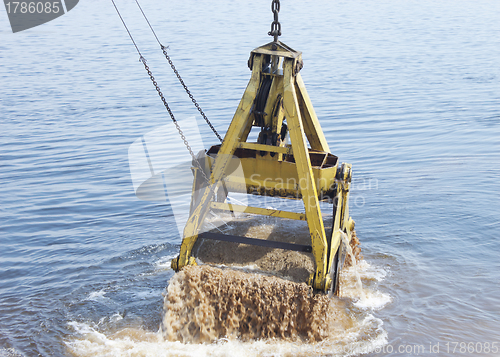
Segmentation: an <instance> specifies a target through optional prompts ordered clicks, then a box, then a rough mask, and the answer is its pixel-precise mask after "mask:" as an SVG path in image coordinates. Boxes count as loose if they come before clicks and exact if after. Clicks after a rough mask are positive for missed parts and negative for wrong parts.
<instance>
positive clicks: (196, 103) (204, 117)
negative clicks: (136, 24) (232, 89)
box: [161, 45, 223, 142]
mask: <svg viewBox="0 0 500 357" xmlns="http://www.w3.org/2000/svg"><path fill="white" fill-rule="evenodd" d="M161 49H162V51H163V54H164V55H165V58H166V59H167V61H168V63H169V64H170V67H171V68H172V70H173V71H174V73H175V75H176V76H177V79H178V80H179V82H180V83H181V84H182V86H183V87H184V90H185V91H186V93H187V95H188V96H189V98H190V99H191V101H192V102H193V104H194V106H195V107H196V109H198V111H199V112H200V114H201V116H202V117H203V119H205V121H206V122H207V124H208V126H209V127H210V129H212V131H213V132H214V134H215V135H216V136H217V138H218V139H219V140H220V142H222V141H223V140H222V138H221V136H220V135H219V133H218V132H217V130H215V128H214V126H213V125H212V123H211V122H210V120H208V118H207V116H206V115H205V113H204V112H203V110H202V109H201V107H200V105H199V104H198V102H197V101H196V99H194V97H193V95H192V94H191V91H190V90H189V89H188V87H187V85H186V84H185V83H184V81H183V80H182V77H181V75H180V74H179V72H177V69H176V68H175V65H174V63H173V62H172V60H171V59H170V56H169V55H168V53H167V47H165V46H163V45H161Z"/></svg>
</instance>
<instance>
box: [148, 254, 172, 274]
mask: <svg viewBox="0 0 500 357" xmlns="http://www.w3.org/2000/svg"><path fill="white" fill-rule="evenodd" d="M175 257H177V253H176V254H171V255H166V256H164V257H161V258H160V259H158V260H157V261H156V262H154V263H153V265H154V267H155V270H156V271H164V270H170V269H172V268H171V267H170V264H171V261H172V259H174V258H175Z"/></svg>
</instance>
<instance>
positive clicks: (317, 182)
mask: <svg viewBox="0 0 500 357" xmlns="http://www.w3.org/2000/svg"><path fill="white" fill-rule="evenodd" d="M249 66H250V68H251V70H252V76H251V78H250V81H249V83H248V86H247V88H246V90H245V93H244V94H243V97H242V99H241V101H240V104H239V106H238V108H237V110H236V113H235V114H234V117H233V119H232V121H231V124H230V126H229V129H228V131H227V133H226V136H225V138H224V142H223V143H222V145H221V146H220V147H219V146H213V147H212V148H210V150H209V151H208V152H207V156H205V162H204V167H205V170H206V171H205V174H206V175H207V176H208V175H210V183H209V184H208V185H206V184H205V185H206V187H204V188H203V186H204V185H202V184H200V183H199V180H200V177H201V175H200V174H199V173H198V172H197V170H194V173H195V179H196V180H198V183H197V184H195V185H194V186H193V199H192V209H191V215H190V217H189V219H188V222H187V224H186V226H185V228H184V237H183V240H182V245H181V250H180V254H179V257H177V258H176V259H174V260H173V261H172V268H174V269H175V270H179V269H181V268H182V267H184V266H185V265H188V264H195V261H194V259H193V258H192V257H191V250H192V247H193V245H194V243H195V242H196V240H197V238H198V234H199V230H200V227H201V225H202V224H203V221H204V219H205V217H206V215H207V213H208V211H209V210H210V209H222V210H229V211H237V212H246V213H251V214H259V215H267V216H275V217H281V218H287V219H296V220H303V221H306V222H307V225H308V228H309V234H310V237H311V245H312V253H313V255H314V259H315V263H316V271H315V273H314V274H313V275H312V276H311V277H310V278H309V280H308V283H309V284H310V285H311V286H313V288H315V289H317V290H323V291H326V290H328V289H329V288H330V285H331V278H330V273H331V272H332V269H335V267H332V265H333V259H334V256H335V254H336V253H337V251H338V250H339V247H340V243H341V234H340V231H343V232H345V233H347V234H348V236H349V237H350V236H351V232H352V230H353V229H354V221H353V220H352V219H351V218H350V217H349V208H348V200H349V189H350V180H351V165H349V164H342V165H341V166H340V165H339V164H338V161H337V157H336V156H334V155H332V154H331V153H330V149H329V146H328V143H327V141H326V138H325V136H324V133H323V131H322V129H321V126H320V124H319V120H318V118H317V116H316V113H315V111H314V108H313V106H312V103H311V100H310V98H309V95H308V93H307V91H306V88H305V85H304V82H303V80H302V78H301V76H300V73H299V71H300V69H301V68H302V55H301V53H300V52H297V51H294V50H293V49H291V48H290V47H288V46H286V45H285V44H283V43H281V42H279V41H278V42H271V43H269V44H267V45H264V46H261V47H259V48H257V49H255V50H253V51H252V53H251V55H250V59H249ZM264 83H267V84H266V85H263V84H264ZM264 87H266V89H263V88H264ZM266 90H267V91H268V92H266ZM257 105H259V109H258V110H260V111H259V112H257V111H256V109H255V108H256V106H257ZM285 122H286V126H285ZM252 126H260V127H261V135H259V141H258V142H257V143H249V142H246V141H247V138H248V135H249V133H250V131H251V129H252ZM284 132H288V135H289V139H290V144H289V145H286V143H285V140H283V135H284V134H283V133H284ZM234 158H237V159H238V160H239V161H238V162H239V163H240V164H241V168H242V170H243V173H244V175H243V176H241V175H240V176H238V175H237V174H232V171H233V169H231V165H232V163H231V162H232V160H233V159H234ZM222 186H223V187H224V190H228V191H230V192H231V191H235V192H247V193H253V194H261V195H272V196H281V197H285V198H295V199H301V200H302V201H303V203H304V209H305V213H296V212H286V211H281V210H273V209H264V208H258V207H246V206H239V205H233V204H228V203H224V202H214V200H213V198H214V193H215V191H217V189H218V188H219V187H222ZM196 188H198V190H201V191H202V193H201V194H197V195H196V196H195V194H194V191H195V190H196ZM219 192H220V191H219ZM218 196H219V195H218ZM224 197H225V196H223V198H224ZM325 199H327V200H329V201H333V200H334V199H335V200H336V202H337V209H336V211H335V212H336V213H335V217H334V219H333V230H332V235H331V236H329V237H327V235H326V231H325V227H324V224H323V218H322V214H321V209H320V205H319V203H320V201H321V200H325Z"/></svg>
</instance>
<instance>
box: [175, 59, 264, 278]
mask: <svg viewBox="0 0 500 357" xmlns="http://www.w3.org/2000/svg"><path fill="white" fill-rule="evenodd" d="M261 71H262V58H261V56H255V58H254V64H253V67H252V77H251V78H250V81H249V83H248V85H247V88H246V90H245V93H244V94H243V97H242V98H241V101H240V104H239V105H238V108H237V109H236V113H235V114H234V117H233V120H232V121H231V124H230V126H229V129H228V131H227V133H226V135H225V137H224V142H223V143H222V146H221V148H220V150H219V153H218V154H217V158H216V159H215V163H214V167H213V170H212V175H211V177H210V181H211V183H212V185H209V186H207V187H206V188H205V190H204V192H203V196H202V197H201V199H200V203H199V204H198V206H197V207H196V208H195V209H194V211H193V213H192V214H191V216H190V217H189V219H188V221H187V223H186V226H185V227H184V234H183V235H184V237H183V239H182V244H181V249H180V254H179V257H178V258H177V259H174V260H173V261H172V268H173V269H174V270H179V269H181V268H182V267H184V266H186V265H188V264H195V262H194V259H192V257H191V250H192V249H193V245H194V243H195V242H196V240H197V239H198V233H199V230H200V227H201V225H202V224H203V221H204V220H205V217H206V215H207V213H208V211H209V206H210V200H211V199H212V197H213V194H214V191H215V187H211V186H213V185H218V184H219V183H220V181H221V179H222V178H223V176H224V173H225V169H226V166H227V165H228V163H229V162H230V161H231V159H232V156H233V153H234V151H235V150H236V148H237V147H238V144H239V141H240V138H241V136H242V134H243V133H244V132H245V131H246V130H247V128H248V125H252V124H251V123H249V121H248V118H249V116H250V111H251V108H252V104H253V102H254V99H255V96H256V95H257V91H258V89H259V84H260V77H261Z"/></svg>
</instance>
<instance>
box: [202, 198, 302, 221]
mask: <svg viewBox="0 0 500 357" xmlns="http://www.w3.org/2000/svg"><path fill="white" fill-rule="evenodd" d="M210 207H211V208H215V209H220V210H224V211H234V212H245V213H251V214H260V215H262V216H271V217H280V218H288V219H295V220H298V221H305V220H306V215H305V213H297V212H290V211H281V210H277V209H268V208H260V207H250V206H241V205H233V204H231V203H223V202H212V203H211V205H210Z"/></svg>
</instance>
